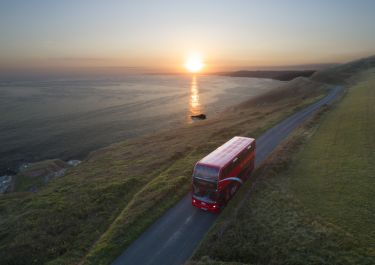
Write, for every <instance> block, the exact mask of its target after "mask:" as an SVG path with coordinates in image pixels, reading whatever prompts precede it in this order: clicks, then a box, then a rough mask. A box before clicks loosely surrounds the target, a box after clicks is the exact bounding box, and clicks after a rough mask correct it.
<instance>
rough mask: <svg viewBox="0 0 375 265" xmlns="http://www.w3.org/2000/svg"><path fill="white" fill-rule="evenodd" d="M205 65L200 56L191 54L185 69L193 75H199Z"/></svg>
mask: <svg viewBox="0 0 375 265" xmlns="http://www.w3.org/2000/svg"><path fill="white" fill-rule="evenodd" d="M203 66H204V64H203V60H202V57H201V56H200V55H199V54H191V55H189V57H188V58H187V60H186V62H185V68H186V70H188V71H189V72H191V73H197V72H199V71H201V70H202V68H203Z"/></svg>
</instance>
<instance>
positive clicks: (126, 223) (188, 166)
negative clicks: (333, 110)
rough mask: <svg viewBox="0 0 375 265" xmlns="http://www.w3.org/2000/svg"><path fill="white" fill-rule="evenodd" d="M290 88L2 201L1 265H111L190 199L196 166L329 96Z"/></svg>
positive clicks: (108, 154) (105, 153) (321, 89)
mask: <svg viewBox="0 0 375 265" xmlns="http://www.w3.org/2000/svg"><path fill="white" fill-rule="evenodd" d="M306 82H308V81H306ZM288 87H289V85H288V84H286V85H285V87H280V88H276V89H275V90H274V92H275V93H276V92H277V91H278V90H281V91H284V92H283V93H287V94H288V95H289V94H290V95H291V96H289V97H287V98H286V99H285V98H283V97H282V96H280V95H279V96H278V97H277V98H278V99H277V98H276V99H274V100H273V102H272V104H263V103H266V102H265V101H263V100H262V99H259V101H257V100H255V99H254V101H252V102H249V104H243V105H242V106H241V108H234V109H232V110H230V111H227V112H226V113H222V114H221V115H220V116H218V117H217V118H211V119H208V120H206V121H202V122H198V123H194V124H192V125H188V126H185V127H181V128H177V129H175V130H170V131H168V132H162V133H158V134H155V135H151V136H147V137H142V138H139V139H134V140H130V141H125V142H121V143H118V144H114V145H112V146H109V147H107V148H104V149H101V150H98V151H96V152H93V153H92V154H91V155H90V156H89V157H88V158H87V159H86V160H85V161H83V162H82V164H80V165H79V166H77V167H75V168H72V169H69V170H68V172H67V174H66V175H65V176H64V177H61V178H58V179H55V180H52V181H51V182H50V183H49V184H48V185H47V186H46V187H44V188H41V189H40V190H39V191H38V192H37V193H14V194H9V195H5V196H1V197H0V220H1V221H0V222H1V226H0V256H1V257H2V258H1V260H0V263H1V264H9V263H11V264H25V263H27V264H43V263H47V262H48V263H49V264H75V263H78V262H79V261H80V260H81V259H82V258H83V257H84V256H85V255H86V254H87V253H88V252H89V254H88V255H87V259H86V262H87V263H93V264H94V263H95V264H97V263H102V264H106V263H108V262H109V261H111V260H112V259H113V258H115V257H116V255H117V254H119V253H120V252H121V250H123V249H124V248H125V247H126V246H127V245H128V244H129V243H130V242H132V240H134V239H135V238H136V237H137V236H138V235H140V234H141V233H142V231H144V229H145V228H147V227H148V226H149V225H150V224H152V223H153V222H154V221H155V220H156V219H157V218H158V217H159V216H160V215H161V214H162V213H164V211H165V210H166V209H168V208H169V207H171V206H173V205H174V204H175V203H176V202H177V201H178V200H179V199H180V198H182V197H183V196H184V195H185V194H186V193H187V192H188V190H189V188H190V178H191V172H192V168H193V164H194V162H195V161H197V160H198V159H199V158H201V157H202V156H204V155H205V154H207V153H208V152H210V151H211V150H213V149H214V148H216V147H217V146H218V145H220V144H222V143H223V142H225V141H226V140H227V139H228V138H231V137H232V136H234V135H244V136H257V135H259V134H260V133H261V132H263V131H264V130H266V129H267V128H268V127H270V126H271V125H273V124H275V123H276V122H277V121H278V120H280V119H282V118H284V117H285V116H287V115H289V114H290V113H291V112H293V111H294V110H296V109H298V108H301V107H302V106H304V105H306V104H309V103H311V102H312V101H314V100H316V99H317V98H319V97H321V96H323V95H324V94H325V93H326V91H327V90H326V89H327V87H326V86H325V85H322V84H319V83H314V90H303V89H301V90H297V91H295V92H293V93H289V92H288V91H289V89H293V88H292V87H290V88H288ZM271 94H272V93H271ZM271 94H269V96H270V95H271ZM271 97H272V96H271ZM255 102H258V103H259V104H258V103H257V104H255ZM208 139H209V140H208Z"/></svg>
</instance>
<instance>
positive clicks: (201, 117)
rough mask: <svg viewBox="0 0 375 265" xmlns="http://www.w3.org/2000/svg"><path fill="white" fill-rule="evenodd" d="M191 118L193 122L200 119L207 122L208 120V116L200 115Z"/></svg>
mask: <svg viewBox="0 0 375 265" xmlns="http://www.w3.org/2000/svg"><path fill="white" fill-rule="evenodd" d="M191 118H192V119H193V120H195V119H198V120H205V119H206V118H207V116H206V114H203V113H202V114H199V115H191Z"/></svg>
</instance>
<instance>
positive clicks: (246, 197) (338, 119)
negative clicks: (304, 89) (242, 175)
mask: <svg viewBox="0 0 375 265" xmlns="http://www.w3.org/2000/svg"><path fill="white" fill-rule="evenodd" d="M360 80H361V81H360V82H359V83H358V84H357V85H355V86H353V87H350V89H349V90H348V93H347V95H346V96H345V97H344V99H343V100H342V102H340V103H339V104H338V105H337V106H336V107H334V109H332V110H330V111H329V112H328V113H326V114H325V115H323V116H322V117H321V118H319V121H320V124H319V126H318V123H317V122H312V123H310V124H308V125H307V126H306V127H305V128H301V129H300V130H299V131H298V132H296V133H295V134H294V136H293V137H292V138H291V139H290V140H289V142H288V143H286V144H285V145H284V146H282V147H280V148H279V150H278V151H277V152H276V153H275V154H273V156H272V157H271V158H270V159H269V160H268V161H267V162H266V163H265V164H264V165H263V167H262V168H260V169H259V170H258V171H257V172H256V174H255V176H254V179H255V181H253V183H251V182H248V183H247V184H246V186H245V188H244V189H242V190H240V192H239V193H238V194H237V196H236V197H235V198H234V200H233V201H232V202H231V203H230V204H229V206H228V207H227V208H226V209H225V211H224V212H223V213H222V215H221V216H220V217H219V219H218V221H217V222H216V223H215V225H214V227H213V228H212V229H211V230H210V232H209V233H208V235H206V237H205V239H204V240H203V242H202V243H201V245H200V246H199V248H198V250H197V251H196V253H195V254H194V256H193V258H192V260H191V261H190V262H189V263H188V264H190V265H193V264H215V261H217V262H218V263H219V262H227V263H228V264H232V263H235V262H238V263H245V264H374V263H375V234H374V231H375V223H374V221H373V219H374V215H375V194H374V192H373V191H374V186H375V180H374V176H375V166H374V165H375V164H374V163H373V161H374V160H375V153H374V150H375V138H374V136H375V122H374V117H375V107H374V106H375V91H374V87H375V69H373V70H371V71H369V72H366V73H365V74H363V75H361V77H360ZM317 119H318V118H317ZM307 140H308V141H307Z"/></svg>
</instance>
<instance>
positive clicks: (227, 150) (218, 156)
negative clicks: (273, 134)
mask: <svg viewBox="0 0 375 265" xmlns="http://www.w3.org/2000/svg"><path fill="white" fill-rule="evenodd" d="M254 141H255V139H253V138H247V137H242V136H235V137H233V138H232V139H230V140H229V141H228V142H226V143H225V144H223V145H221V146H220V147H218V148H217V149H216V150H214V151H212V152H211V153H210V154H208V155H207V156H205V157H204V158H202V159H201V160H199V161H198V163H199V164H206V165H210V166H214V167H220V168H222V167H224V166H225V165H226V164H227V163H228V162H229V161H232V160H233V159H234V158H235V157H236V156H237V155H238V154H239V153H240V152H241V151H242V150H244V149H245V148H246V147H248V146H249V144H251V143H253V142H254Z"/></svg>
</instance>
